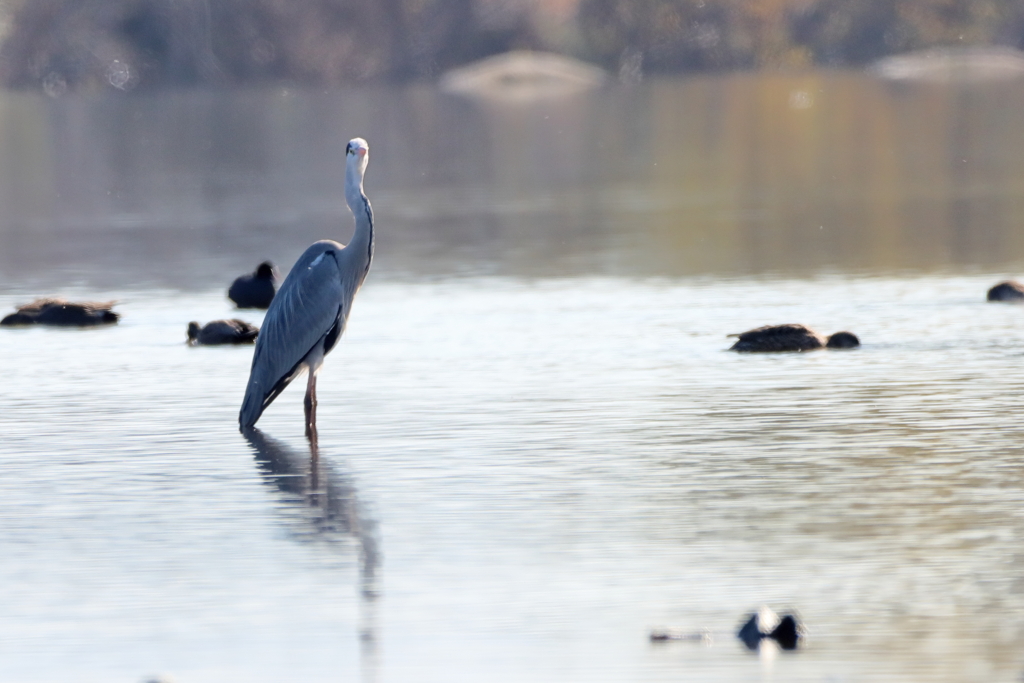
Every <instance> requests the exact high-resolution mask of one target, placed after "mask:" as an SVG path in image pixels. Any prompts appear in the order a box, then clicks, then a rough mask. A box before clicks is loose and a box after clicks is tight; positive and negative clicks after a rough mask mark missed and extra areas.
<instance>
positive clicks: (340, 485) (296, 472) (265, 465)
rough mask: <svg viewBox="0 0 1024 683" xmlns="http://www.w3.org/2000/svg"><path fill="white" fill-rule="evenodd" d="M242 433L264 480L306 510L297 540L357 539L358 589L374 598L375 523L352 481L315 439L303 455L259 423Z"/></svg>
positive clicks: (291, 502)
mask: <svg viewBox="0 0 1024 683" xmlns="http://www.w3.org/2000/svg"><path fill="white" fill-rule="evenodd" d="M245 438H246V440H247V441H248V442H249V444H250V445H251V446H252V447H253V449H254V450H255V451H256V463H257V465H258V466H259V468H260V474H262V475H263V480H264V482H266V483H267V484H270V485H272V486H274V487H275V488H277V490H279V491H280V492H281V493H282V494H285V496H287V497H288V499H289V501H288V502H289V503H290V504H291V506H292V507H295V508H298V509H299V510H301V511H302V512H304V513H305V517H306V519H307V520H308V522H309V527H308V528H306V529H304V530H303V531H301V532H300V533H299V534H298V538H299V539H300V540H304V541H309V540H316V541H327V542H334V541H339V540H343V539H345V538H352V539H354V540H355V541H356V543H357V545H358V548H359V573H360V583H361V586H360V589H361V592H362V595H363V597H364V598H366V599H372V598H374V597H375V596H376V588H375V578H376V574H377V568H378V567H379V566H380V550H379V546H378V543H377V534H376V532H377V524H376V522H375V521H374V520H372V519H371V518H369V517H368V516H367V515H366V514H365V513H364V511H363V510H362V507H361V505H360V503H359V499H358V497H357V495H356V489H355V486H354V485H353V484H352V482H351V481H349V480H348V479H347V477H345V476H344V475H343V474H341V473H339V472H338V471H337V470H336V469H335V468H333V467H332V466H331V465H330V464H329V463H327V462H325V461H324V460H323V459H321V458H320V453H319V450H318V448H317V446H316V444H315V442H310V444H309V454H308V455H307V454H306V453H303V452H300V451H296V450H294V449H292V448H290V447H288V446H286V445H284V444H283V443H281V442H279V441H277V440H276V439H273V438H271V437H269V436H266V435H265V434H264V433H263V432H261V431H260V430H259V429H255V428H253V429H249V430H246V432H245ZM364 638H365V636H364Z"/></svg>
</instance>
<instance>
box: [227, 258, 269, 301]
mask: <svg viewBox="0 0 1024 683" xmlns="http://www.w3.org/2000/svg"><path fill="white" fill-rule="evenodd" d="M274 293H275V290H274V264H273V263H271V262H270V261H264V262H263V263H261V264H260V265H258V266H256V270H255V271H253V272H251V273H249V274H248V275H239V276H238V277H236V278H235V281H234V282H232V283H231V286H230V287H229V288H228V298H229V299H231V300H232V301H234V302H235V305H236V306H238V307H239V308H267V307H268V306H270V302H271V301H273V300H274Z"/></svg>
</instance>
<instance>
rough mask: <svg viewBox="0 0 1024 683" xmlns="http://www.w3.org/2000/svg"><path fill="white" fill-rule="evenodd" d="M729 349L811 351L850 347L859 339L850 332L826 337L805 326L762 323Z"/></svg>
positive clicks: (741, 336)
mask: <svg viewBox="0 0 1024 683" xmlns="http://www.w3.org/2000/svg"><path fill="white" fill-rule="evenodd" d="M729 336H730V337H739V339H737V341H736V343H735V344H733V345H732V347H730V349H729V350H730V351H746V352H754V351H811V350H812V349H821V348H826V347H827V348H830V349H852V348H854V347H857V346H860V340H859V339H857V336H856V335H855V334H853V333H852V332H836V333H835V334H833V335H832V336H831V337H825V336H823V335H820V334H818V333H817V332H815V331H814V330H812V329H811V328H809V327H806V326H805V325H798V324H795V323H790V324H788V325H765V326H764V327H758V328H756V329H753V330H748V331H747V332H743V333H742V334H730V335H729Z"/></svg>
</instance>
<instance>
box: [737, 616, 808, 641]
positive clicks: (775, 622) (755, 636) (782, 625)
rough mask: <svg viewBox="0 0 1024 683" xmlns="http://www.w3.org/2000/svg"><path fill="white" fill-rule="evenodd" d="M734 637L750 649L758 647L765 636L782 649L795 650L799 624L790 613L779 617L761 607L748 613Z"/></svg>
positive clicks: (798, 637) (798, 635) (798, 639)
mask: <svg viewBox="0 0 1024 683" xmlns="http://www.w3.org/2000/svg"><path fill="white" fill-rule="evenodd" d="M736 637H737V638H739V639H740V640H742V641H743V644H744V645H746V646H747V648H748V649H750V650H756V649H757V648H758V647H760V646H761V641H762V640H763V639H765V638H771V639H772V640H774V641H775V642H777V643H778V644H779V647H781V648H782V649H783V650H795V649H796V646H797V643H798V642H799V641H800V625H799V624H798V623H797V620H796V617H795V616H793V615H792V614H786V615H784V616H783V617H782V619H779V617H778V615H777V614H775V612H773V611H772V610H771V609H769V608H768V607H762V608H761V609H760V610H759V611H758V612H756V613H755V614H751V615H750V618H748V619H747V620H746V622H744V624H743V626H741V627H740V630H739V631H738V632H737V633H736Z"/></svg>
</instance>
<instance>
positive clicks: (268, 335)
mask: <svg viewBox="0 0 1024 683" xmlns="http://www.w3.org/2000/svg"><path fill="white" fill-rule="evenodd" d="M346 157H347V161H346V172H345V199H346V201H347V203H348V206H349V208H350V209H351V210H352V213H353V215H354V216H355V224H356V228H355V233H354V235H353V237H352V241H351V242H350V243H349V244H348V245H347V246H346V245H342V244H340V243H338V242H335V241H333V240H321V241H319V242H316V243H314V244H313V245H311V246H310V247H309V248H308V249H306V251H305V252H304V253H303V254H302V256H300V257H299V259H298V261H296V262H295V265H294V266H292V269H291V272H289V273H288V277H287V278H285V281H284V283H282V285H281V287H280V288H279V289H278V291H277V295H276V296H275V297H274V300H273V301H272V302H271V304H270V308H269V309H267V315H266V317H265V318H264V319H263V326H262V328H261V329H260V335H259V337H258V338H257V340H256V350H255V351H254V352H253V359H252V369H251V371H250V373H249V383H248V385H247V386H246V390H245V398H244V399H243V401H242V408H241V410H240V411H239V415H238V422H239V427H240V428H241V429H243V430H245V429H248V428H250V427H252V426H253V425H255V424H256V421H257V420H259V418H260V415H262V414H263V411H264V409H266V407H267V406H268V405H270V404H271V402H273V400H274V399H275V398H277V396H278V394H280V393H281V392H282V391H283V390H284V388H285V387H286V386H288V384H289V383H290V382H291V381H292V380H293V379H295V378H296V377H297V376H298V375H300V374H301V373H302V372H303V371H307V372H309V375H310V376H309V382H308V384H307V389H306V399H305V407H306V433H307V435H309V436H310V438H311V439H312V438H314V437H313V435H311V432H315V423H316V373H317V371H318V370H319V369H320V365H321V363H322V362H323V358H324V356H325V355H326V354H327V353H328V352H330V350H331V349H332V348H334V346H335V344H337V342H338V339H339V338H340V337H341V335H342V333H343V332H344V331H345V324H346V323H347V321H348V315H349V311H350V310H351V307H352V300H353V298H354V297H355V295H356V292H357V291H358V290H359V287H360V286H361V285H362V284H363V279H364V278H365V277H366V273H367V272H368V271H369V268H370V263H371V261H372V260H373V210H372V208H371V207H370V202H369V200H368V199H367V198H366V195H365V194H364V193H363V174H364V172H365V170H366V163H367V160H368V147H367V145H366V142H365V141H364V140H362V139H360V138H355V139H353V140H352V141H350V142H349V144H348V148H347V150H346Z"/></svg>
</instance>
